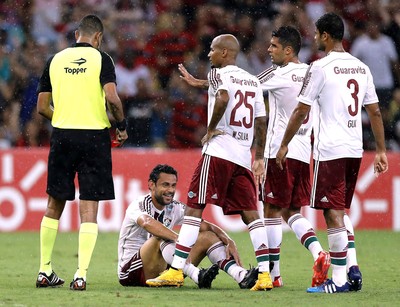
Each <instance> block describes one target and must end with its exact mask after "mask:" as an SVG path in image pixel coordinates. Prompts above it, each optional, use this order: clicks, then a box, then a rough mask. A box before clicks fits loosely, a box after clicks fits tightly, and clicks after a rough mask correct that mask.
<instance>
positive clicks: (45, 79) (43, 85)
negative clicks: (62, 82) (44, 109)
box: [36, 56, 54, 93]
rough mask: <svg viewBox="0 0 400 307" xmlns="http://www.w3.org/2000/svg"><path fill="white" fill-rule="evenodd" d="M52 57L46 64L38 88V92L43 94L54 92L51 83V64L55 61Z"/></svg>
mask: <svg viewBox="0 0 400 307" xmlns="http://www.w3.org/2000/svg"><path fill="white" fill-rule="evenodd" d="M53 57H54V56H52V57H51V58H50V59H48V61H47V62H46V65H45V67H44V70H43V74H42V76H41V77H40V81H39V84H38V87H37V90H36V92H37V93H41V92H52V91H53V88H52V86H51V81H50V63H51V61H52V60H53Z"/></svg>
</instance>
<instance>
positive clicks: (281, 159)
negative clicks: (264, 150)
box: [275, 145, 288, 170]
mask: <svg viewBox="0 0 400 307" xmlns="http://www.w3.org/2000/svg"><path fill="white" fill-rule="evenodd" d="M287 153H288V148H287V146H283V145H281V147H280V148H279V150H278V153H277V154H276V159H275V160H276V165H278V167H279V169H281V170H283V164H284V163H285V161H286V155H287Z"/></svg>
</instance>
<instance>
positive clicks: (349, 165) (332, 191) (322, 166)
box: [311, 158, 361, 210]
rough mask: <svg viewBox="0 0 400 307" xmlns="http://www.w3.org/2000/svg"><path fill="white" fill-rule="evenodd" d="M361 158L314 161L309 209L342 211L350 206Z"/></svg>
mask: <svg viewBox="0 0 400 307" xmlns="http://www.w3.org/2000/svg"><path fill="white" fill-rule="evenodd" d="M360 165H361V158H342V159H336V160H330V161H314V180H313V186H312V190H311V207H313V208H316V209H336V210H344V209H345V208H346V209H348V208H350V206H351V201H352V199H353V195H354V190H355V188H356V183H357V177H358V172H359V170H360Z"/></svg>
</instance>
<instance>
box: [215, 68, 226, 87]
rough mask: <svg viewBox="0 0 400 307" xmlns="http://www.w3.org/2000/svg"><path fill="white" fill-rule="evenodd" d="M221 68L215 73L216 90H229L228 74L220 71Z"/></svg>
mask: <svg viewBox="0 0 400 307" xmlns="http://www.w3.org/2000/svg"><path fill="white" fill-rule="evenodd" d="M221 71H222V72H223V70H219V71H218V72H217V74H216V80H215V81H216V83H217V91H219V90H225V91H228V90H229V80H228V78H229V75H228V74H226V73H221Z"/></svg>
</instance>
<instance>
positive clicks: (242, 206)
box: [187, 155, 257, 215]
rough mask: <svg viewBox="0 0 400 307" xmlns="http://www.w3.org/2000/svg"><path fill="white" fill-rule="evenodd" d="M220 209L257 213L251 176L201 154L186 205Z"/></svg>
mask: <svg viewBox="0 0 400 307" xmlns="http://www.w3.org/2000/svg"><path fill="white" fill-rule="evenodd" d="M206 204H214V205H217V206H220V207H221V208H222V210H223V212H224V214H226V215H228V214H237V213H240V212H241V211H251V210H257V196H256V185H255V182H254V176H253V173H252V172H251V171H250V170H248V169H247V168H245V167H242V166H239V165H237V164H235V163H233V162H230V161H227V160H224V159H221V158H217V157H212V156H209V155H203V156H202V157H201V159H200V161H199V163H198V165H197V168H196V170H195V172H194V174H193V178H192V182H191V183H190V186H189V193H188V199H187V205H188V206H189V207H191V208H196V209H202V208H204V207H205V206H206Z"/></svg>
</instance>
